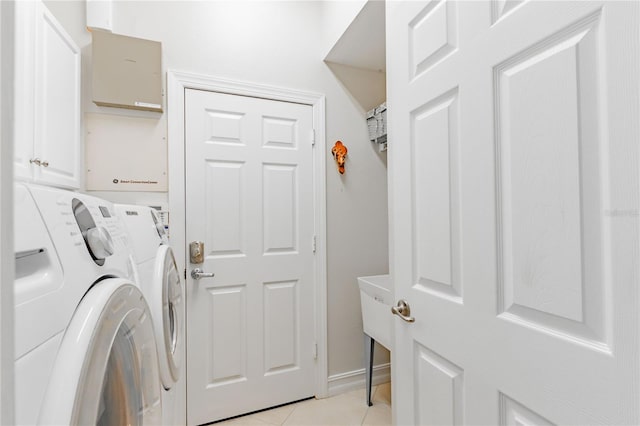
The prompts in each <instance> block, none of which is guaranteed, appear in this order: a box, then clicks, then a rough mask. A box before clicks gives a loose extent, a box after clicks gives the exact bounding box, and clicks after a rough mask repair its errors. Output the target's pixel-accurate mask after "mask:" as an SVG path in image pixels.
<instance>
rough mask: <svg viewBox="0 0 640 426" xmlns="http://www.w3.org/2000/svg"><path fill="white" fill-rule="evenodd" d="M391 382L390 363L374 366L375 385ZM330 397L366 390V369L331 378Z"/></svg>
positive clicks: (373, 380)
mask: <svg viewBox="0 0 640 426" xmlns="http://www.w3.org/2000/svg"><path fill="white" fill-rule="evenodd" d="M390 380H391V365H390V364H389V363H386V364H380V365H374V366H373V379H372V382H373V385H374V386H376V385H379V384H381V383H387V382H388V381H390ZM328 382H329V396H330V397H331V396H334V395H338V394H341V393H344V392H349V391H352V390H356V389H361V388H364V386H365V375H364V368H361V369H359V370H353V371H347V372H346V373H340V374H334V375H333V376H329V380H328Z"/></svg>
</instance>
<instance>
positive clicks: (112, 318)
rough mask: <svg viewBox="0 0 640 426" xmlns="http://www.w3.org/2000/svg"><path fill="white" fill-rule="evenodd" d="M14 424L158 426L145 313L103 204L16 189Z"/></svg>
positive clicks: (123, 239) (121, 239)
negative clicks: (153, 425)
mask: <svg viewBox="0 0 640 426" xmlns="http://www.w3.org/2000/svg"><path fill="white" fill-rule="evenodd" d="M14 208H15V225H14V233H15V250H16V280H15V327H16V333H15V335H16V338H15V347H16V361H15V374H16V376H15V379H16V386H15V395H16V423H17V424H30V425H32V424H56V425H64V424H105V425H106V424H131V425H134V424H138V425H140V424H142V425H147V424H160V423H161V421H162V419H161V416H162V407H161V383H160V376H159V373H158V359H157V352H156V341H155V334H154V331H153V325H152V321H151V316H150V313H149V307H148V305H147V303H146V300H145V298H144V296H143V294H142V293H141V292H140V290H139V289H138V288H137V287H136V286H135V285H134V284H133V282H132V279H131V278H132V276H133V273H134V269H135V268H134V265H133V263H132V255H131V251H130V248H129V247H128V243H127V235H126V233H125V232H124V229H123V227H122V223H121V222H120V221H119V220H118V219H117V217H115V216H114V208H113V205H111V204H110V203H108V202H106V201H103V200H100V199H97V198H94V197H90V196H86V195H83V194H78V193H74V192H70V191H64V190H59V189H53V188H46V187H40V186H36V185H27V184H16V185H15V203H14Z"/></svg>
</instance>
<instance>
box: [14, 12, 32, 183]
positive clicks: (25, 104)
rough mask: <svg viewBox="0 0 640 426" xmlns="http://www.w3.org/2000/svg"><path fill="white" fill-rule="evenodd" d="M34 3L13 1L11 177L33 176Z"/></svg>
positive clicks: (25, 177) (26, 177)
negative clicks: (13, 97) (13, 115)
mask: <svg viewBox="0 0 640 426" xmlns="http://www.w3.org/2000/svg"><path fill="white" fill-rule="evenodd" d="M35 7H36V3H35V2H30V1H20V2H16V41H15V43H16V50H15V138H14V140H15V143H14V149H13V158H14V164H13V169H14V174H15V176H16V177H17V178H22V179H28V180H30V179H31V177H32V173H33V172H32V169H33V168H35V167H37V166H35V165H32V164H31V163H30V162H29V161H30V160H32V159H34V156H33V107H34V97H33V96H34V93H33V78H34V71H33V70H34V67H35V65H34V54H33V52H34V43H35V41H34V32H35Z"/></svg>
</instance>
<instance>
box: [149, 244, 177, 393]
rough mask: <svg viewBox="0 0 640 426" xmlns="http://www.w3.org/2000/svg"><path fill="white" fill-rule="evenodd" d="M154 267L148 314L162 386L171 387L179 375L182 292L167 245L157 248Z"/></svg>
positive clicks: (173, 260)
mask: <svg viewBox="0 0 640 426" xmlns="http://www.w3.org/2000/svg"><path fill="white" fill-rule="evenodd" d="M154 270H155V272H154V279H153V281H152V285H153V292H152V295H151V299H152V300H151V301H150V303H151V313H152V315H153V324H154V327H155V329H156V338H157V339H158V352H159V353H158V356H159V363H160V378H161V379H162V384H163V386H164V387H165V389H170V388H171V386H172V385H173V384H174V383H175V382H176V381H178V379H179V378H180V365H181V361H182V346H183V341H184V339H183V336H182V334H183V332H184V326H183V321H184V291H183V287H182V282H181V281H180V274H179V273H178V267H177V265H176V260H175V258H174V256H173V250H171V247H169V246H168V245H161V246H160V247H159V248H158V252H157V255H156V263H155V267H154ZM147 294H148V293H147ZM160 340H162V341H160Z"/></svg>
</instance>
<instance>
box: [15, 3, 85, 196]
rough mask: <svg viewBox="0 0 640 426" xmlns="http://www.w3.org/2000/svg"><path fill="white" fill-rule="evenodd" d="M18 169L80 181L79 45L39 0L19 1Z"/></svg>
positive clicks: (31, 176) (51, 181)
mask: <svg viewBox="0 0 640 426" xmlns="http://www.w3.org/2000/svg"><path fill="white" fill-rule="evenodd" d="M16 22H17V25H16V28H17V30H16V32H17V34H16V89H15V90H16V130H15V164H14V167H15V175H16V177H17V178H20V179H26V180H29V181H33V182H36V183H42V184H47V185H53V186H60V187H64V188H74V189H77V188H79V187H80V158H81V147H80V137H81V131H80V114H81V112H80V111H81V109H80V108H81V104H80V102H81V101H80V87H81V84H80V83H81V81H80V48H79V47H78V46H77V45H76V44H75V43H74V42H73V40H72V39H71V37H70V36H69V35H68V34H67V33H66V32H65V30H64V29H63V28H62V26H61V25H60V23H59V22H58V21H57V20H56V19H55V17H54V16H53V15H52V14H51V12H50V11H49V10H48V9H47V8H46V6H45V5H44V4H43V3H41V2H17V4H16Z"/></svg>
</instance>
